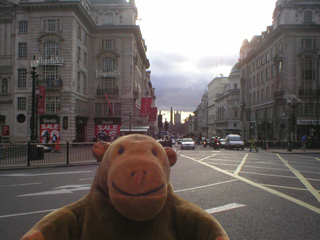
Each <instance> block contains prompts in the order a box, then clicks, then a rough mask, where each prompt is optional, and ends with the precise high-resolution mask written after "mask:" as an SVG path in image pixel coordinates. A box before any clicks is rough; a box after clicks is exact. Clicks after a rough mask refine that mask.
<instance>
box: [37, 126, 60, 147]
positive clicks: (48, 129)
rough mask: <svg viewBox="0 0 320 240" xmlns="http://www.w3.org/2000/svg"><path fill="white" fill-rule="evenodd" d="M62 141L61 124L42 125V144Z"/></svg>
mask: <svg viewBox="0 0 320 240" xmlns="http://www.w3.org/2000/svg"><path fill="white" fill-rule="evenodd" d="M55 139H57V140H56V141H60V124H53V123H49V124H44V123H43V124H41V125H40V142H41V143H53V142H55Z"/></svg>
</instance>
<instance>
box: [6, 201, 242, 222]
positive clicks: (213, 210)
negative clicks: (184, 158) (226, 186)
mask: <svg viewBox="0 0 320 240" xmlns="http://www.w3.org/2000/svg"><path fill="white" fill-rule="evenodd" d="M245 206H246V205H243V204H238V203H231V204H227V205H224V206H220V207H215V208H210V209H207V210H205V211H206V212H207V213H209V214H212V213H217V212H223V211H228V210H232V209H235V208H240V207H245ZM55 210H57V209H48V210H41V211H34V212H25V213H16V214H8V215H2V216H0V219H1V218H10V217H20V216H26V215H32V214H40V213H47V212H53V211H55Z"/></svg>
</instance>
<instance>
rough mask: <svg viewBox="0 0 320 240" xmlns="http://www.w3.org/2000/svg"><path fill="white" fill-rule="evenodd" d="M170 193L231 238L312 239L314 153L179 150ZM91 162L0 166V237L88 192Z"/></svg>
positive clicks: (318, 158)
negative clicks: (208, 217)
mask: <svg viewBox="0 0 320 240" xmlns="http://www.w3.org/2000/svg"><path fill="white" fill-rule="evenodd" d="M174 148H175V149H176V151H177V154H178V162H177V163H176V165H175V166H173V167H172V171H171V181H172V184H173V187H174V190H175V192H176V193H177V194H178V195H179V196H181V197H183V198H185V199H187V200H189V201H191V202H194V203H195V204H197V205H198V206H200V207H201V208H203V209H204V210H206V211H207V212H209V213H210V214H212V215H213V216H214V217H215V218H216V219H217V220H218V221H219V222H220V223H221V225H222V226H223V227H224V228H225V230H226V232H227V233H228V235H229V237H230V239H237V240H238V239H239V240H240V239H242V240H244V239H247V240H248V239H319V236H320V227H319V226H320V191H319V190H320V154H295V153H292V154H276V153H271V152H268V151H259V152H258V153H256V152H249V151H248V149H245V150H244V151H241V150H225V149H221V150H218V151H216V150H212V149H210V148H209V147H207V148H203V146H197V148H196V150H180V149H179V148H178V146H174ZM97 167H98V165H87V166H73V167H59V168H58V167H57V168H34V169H20V170H2V171H0V181H1V183H0V196H1V205H0V226H1V227H0V236H1V239H7V240H10V239H12V240H13V239H14V240H16V239H19V238H20V237H21V236H22V235H23V234H24V233H25V232H26V231H27V230H28V229H29V228H30V227H32V226H33V225H34V224H35V223H36V222H37V221H38V220H39V219H40V218H41V217H43V216H44V215H46V214H48V213H49V212H50V211H52V210H54V209H57V208H59V207H61V206H63V205H66V204H69V203H71V202H73V201H75V200H77V199H79V198H81V197H82V196H84V195H85V194H86V193H87V192H88V191H89V189H90V186H91V183H92V180H93V178H94V175H95V171H96V169H97Z"/></svg>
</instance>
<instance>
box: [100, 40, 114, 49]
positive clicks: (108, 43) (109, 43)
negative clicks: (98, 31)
mask: <svg viewBox="0 0 320 240" xmlns="http://www.w3.org/2000/svg"><path fill="white" fill-rule="evenodd" d="M114 48H115V40H114V39H102V49H114Z"/></svg>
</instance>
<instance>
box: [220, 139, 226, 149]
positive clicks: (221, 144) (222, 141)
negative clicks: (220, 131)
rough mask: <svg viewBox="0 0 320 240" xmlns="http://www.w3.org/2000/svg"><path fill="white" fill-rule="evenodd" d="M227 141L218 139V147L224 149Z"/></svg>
mask: <svg viewBox="0 0 320 240" xmlns="http://www.w3.org/2000/svg"><path fill="white" fill-rule="evenodd" d="M226 142H227V140H226V139H225V138H220V147H221V148H225V147H226Z"/></svg>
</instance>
